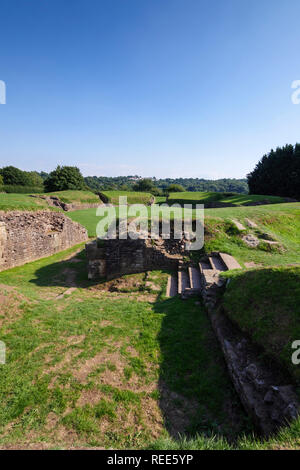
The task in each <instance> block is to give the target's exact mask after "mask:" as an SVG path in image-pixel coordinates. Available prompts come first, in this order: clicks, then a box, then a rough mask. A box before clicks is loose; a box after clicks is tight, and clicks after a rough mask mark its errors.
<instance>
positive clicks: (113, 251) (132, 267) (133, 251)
mask: <svg viewBox="0 0 300 470" xmlns="http://www.w3.org/2000/svg"><path fill="white" fill-rule="evenodd" d="M86 255H87V259H88V277H89V279H100V278H104V277H106V278H107V279H113V278H116V277H119V276H122V275H124V274H134V273H140V272H144V271H150V270H153V269H167V270H177V268H178V262H179V260H180V259H182V256H181V255H180V254H170V253H167V252H166V250H165V248H164V245H163V244H161V243H160V242H154V241H153V240H150V239H137V240H131V239H128V240H119V239H116V240H101V241H97V240H95V241H93V242H91V243H88V244H87V245H86Z"/></svg>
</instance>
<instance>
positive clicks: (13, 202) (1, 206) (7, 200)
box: [0, 193, 49, 211]
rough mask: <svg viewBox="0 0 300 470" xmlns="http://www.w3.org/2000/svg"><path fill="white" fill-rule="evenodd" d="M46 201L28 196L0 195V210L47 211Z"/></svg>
mask: <svg viewBox="0 0 300 470" xmlns="http://www.w3.org/2000/svg"><path fill="white" fill-rule="evenodd" d="M48 208H49V206H48V204H47V203H46V201H43V200H42V199H39V198H36V197H31V196H30V195H29V194H5V193H0V210H1V211H13V210H21V211H37V210H41V209H48Z"/></svg>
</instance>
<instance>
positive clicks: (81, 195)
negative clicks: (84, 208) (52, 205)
mask: <svg viewBox="0 0 300 470" xmlns="http://www.w3.org/2000/svg"><path fill="white" fill-rule="evenodd" d="M44 195H45V196H57V197H58V198H59V199H60V200H61V201H62V202H65V203H66V204H71V203H72V202H75V203H76V202H77V203H79V202H81V203H89V204H95V203H97V202H99V204H100V199H99V196H97V195H96V194H94V193H92V192H91V191H72V190H67V191H54V192H53V193H44Z"/></svg>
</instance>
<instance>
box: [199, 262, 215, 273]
mask: <svg viewBox="0 0 300 470" xmlns="http://www.w3.org/2000/svg"><path fill="white" fill-rule="evenodd" d="M199 269H200V273H202V274H203V272H204V271H207V270H209V269H210V270H211V269H212V267H211V265H210V264H208V263H206V262H205V261H200V263H199Z"/></svg>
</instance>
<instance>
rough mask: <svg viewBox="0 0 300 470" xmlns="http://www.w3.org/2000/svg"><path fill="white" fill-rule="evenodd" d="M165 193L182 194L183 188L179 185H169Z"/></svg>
mask: <svg viewBox="0 0 300 470" xmlns="http://www.w3.org/2000/svg"><path fill="white" fill-rule="evenodd" d="M167 191H168V193H182V192H183V191H184V188H183V186H181V184H170V186H169V187H168V189H167Z"/></svg>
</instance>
